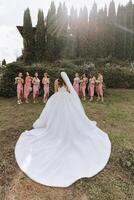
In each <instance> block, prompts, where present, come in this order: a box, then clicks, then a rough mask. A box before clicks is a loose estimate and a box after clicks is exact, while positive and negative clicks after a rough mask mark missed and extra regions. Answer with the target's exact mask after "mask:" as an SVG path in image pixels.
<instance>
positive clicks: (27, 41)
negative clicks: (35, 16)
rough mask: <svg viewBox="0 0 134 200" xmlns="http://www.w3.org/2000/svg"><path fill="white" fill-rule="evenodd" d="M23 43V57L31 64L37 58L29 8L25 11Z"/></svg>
mask: <svg viewBox="0 0 134 200" xmlns="http://www.w3.org/2000/svg"><path fill="white" fill-rule="evenodd" d="M23 43H24V51H23V59H24V62H25V63H27V64H30V63H32V62H33V61H34V60H35V38H34V32H33V27H32V21H31V15H30V10H29V8H27V9H26V10H25V12H24V19H23Z"/></svg>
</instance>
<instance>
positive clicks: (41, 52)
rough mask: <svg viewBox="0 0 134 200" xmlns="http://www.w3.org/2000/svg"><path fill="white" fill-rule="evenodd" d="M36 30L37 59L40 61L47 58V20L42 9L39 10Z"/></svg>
mask: <svg viewBox="0 0 134 200" xmlns="http://www.w3.org/2000/svg"><path fill="white" fill-rule="evenodd" d="M36 28H37V31H36V60H37V61H38V62H39V61H40V62H42V61H44V59H45V45H46V41H45V20H44V14H43V11H42V10H39V12H38V22H37V26H36Z"/></svg>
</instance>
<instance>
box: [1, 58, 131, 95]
mask: <svg viewBox="0 0 134 200" xmlns="http://www.w3.org/2000/svg"><path fill="white" fill-rule="evenodd" d="M60 70H64V71H66V72H67V74H68V76H69V77H70V80H71V81H73V78H74V74H75V73H76V72H78V73H79V74H80V75H81V74H82V73H86V74H90V73H91V72H94V73H97V71H99V70H100V69H99V68H95V69H94V68H87V66H78V65H76V64H74V63H71V61H67V60H63V61H57V62H55V63H53V64H49V63H48V64H34V65H33V66H24V65H23V64H22V65H21V64H20V63H15V62H14V63H11V64H9V65H8V66H7V68H6V69H4V73H3V76H2V79H1V81H0V96H4V97H13V96H15V95H16V85H15V84H14V82H15V77H16V76H17V75H18V72H22V73H23V74H24V75H25V73H26V71H28V72H29V73H30V74H31V76H34V73H35V72H36V71H37V72H38V73H39V78H40V79H42V77H43V74H44V72H47V73H48V74H49V75H50V94H52V93H53V91H54V80H55V79H56V78H57V77H58V76H59V71H60ZM101 71H102V73H103V74H104V82H105V85H106V87H108V88H109V87H110V88H134V70H133V69H131V68H119V67H115V66H114V67H105V68H101ZM40 92H41V94H42V92H43V90H42V87H41V90H40Z"/></svg>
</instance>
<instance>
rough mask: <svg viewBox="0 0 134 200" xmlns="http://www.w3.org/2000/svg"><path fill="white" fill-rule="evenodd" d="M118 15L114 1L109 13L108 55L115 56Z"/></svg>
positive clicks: (111, 3)
mask: <svg viewBox="0 0 134 200" xmlns="http://www.w3.org/2000/svg"><path fill="white" fill-rule="evenodd" d="M115 24H116V13H115V3H114V1H113V0H112V1H111V2H110V5H109V11H108V54H109V55H111V56H115V44H116V27H115Z"/></svg>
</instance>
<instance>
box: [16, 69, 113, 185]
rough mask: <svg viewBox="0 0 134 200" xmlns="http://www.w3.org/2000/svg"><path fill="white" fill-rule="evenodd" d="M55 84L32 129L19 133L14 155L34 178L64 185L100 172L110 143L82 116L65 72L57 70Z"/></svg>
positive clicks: (25, 170)
mask: <svg viewBox="0 0 134 200" xmlns="http://www.w3.org/2000/svg"><path fill="white" fill-rule="evenodd" d="M58 84H59V88H58V92H56V93H55V94H54V95H52V96H51V97H50V99H49V100H48V102H47V104H46V106H45V108H44V109H43V111H42V113H41V115H40V117H39V119H37V121H35V123H34V124H33V128H34V129H32V130H30V131H25V132H23V133H22V134H21V136H20V138H19V140H18V142H17V144H16V147H15V157H16V161H17V163H18V165H19V167H20V168H21V170H22V171H23V172H24V173H25V174H27V176H29V177H30V178H31V179H33V180H34V181H36V182H38V183H40V184H43V185H47V186H56V187H67V186H69V185H71V184H72V183H74V182H75V181H76V180H78V179H80V178H83V177H92V176H94V175H96V174H97V173H98V172H100V171H101V170H102V169H103V168H104V167H105V165H106V164H107V162H108V160H109V157H110V152H111V143H110V140H109V138H108V135H107V134H106V133H105V132H103V131H102V130H101V129H99V128H98V127H97V126H96V123H95V122H93V121H90V120H89V119H88V117H87V116H86V114H85V112H84V109H83V107H82V104H81V102H80V99H79V97H78V95H77V93H76V92H75V90H74V89H73V86H72V84H71V82H70V80H69V78H68V76H67V74H66V73H65V72H61V77H60V78H59V80H58Z"/></svg>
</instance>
